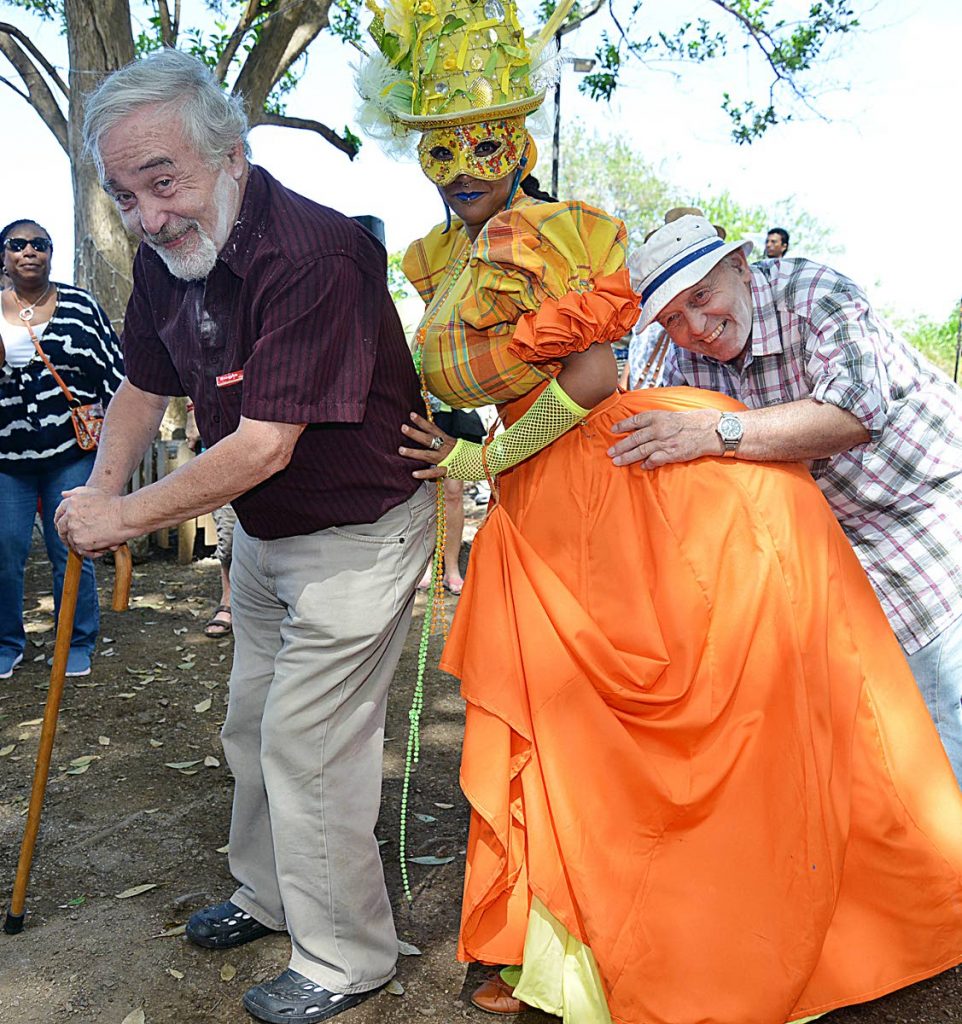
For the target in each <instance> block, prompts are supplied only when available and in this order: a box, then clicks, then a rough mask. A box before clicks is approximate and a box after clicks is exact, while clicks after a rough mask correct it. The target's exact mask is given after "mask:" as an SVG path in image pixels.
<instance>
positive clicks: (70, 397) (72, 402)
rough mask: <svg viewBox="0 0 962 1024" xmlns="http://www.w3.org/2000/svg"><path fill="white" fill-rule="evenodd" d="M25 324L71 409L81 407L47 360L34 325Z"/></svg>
mask: <svg viewBox="0 0 962 1024" xmlns="http://www.w3.org/2000/svg"><path fill="white" fill-rule="evenodd" d="M25 323H26V325H27V330H28V331H29V332H30V340H31V341H32V342H33V347H34V348H35V349H36V350H37V355H39V356H40V358H41V359H42V360H43V362H44V365H45V366H46V367H47V369H48V370H49V371H50V372H51V373H52V374H53V379H54V380H55V381H56V382H57V383H58V384H59V385H60V390H61V391H62V392H63V393H64V394H65V395H66V396H67V401H68V402H69V403H70V407H71V408H73V407H74V406H75V405H80V403H79V402H78V401H77V399H76V398H74V396H73V394H71V391H70V388H68V387H67V385H66V384H64V382H63V378H62V377H61V376H60V374H59V373H57V371H56V370H55V369H54V368H53V363H51V362H50V360H49V359H48V358H47V353H46V352H44V350H43V349H42V348H41V347H40V340H39V339H38V338H37V335H36V334H35V333H34V330H33V325H32V324H31V323H30V321H29V320H27V321H25Z"/></svg>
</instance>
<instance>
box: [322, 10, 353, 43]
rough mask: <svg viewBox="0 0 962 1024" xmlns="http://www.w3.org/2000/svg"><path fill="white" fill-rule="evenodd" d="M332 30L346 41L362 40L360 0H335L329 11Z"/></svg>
mask: <svg viewBox="0 0 962 1024" xmlns="http://www.w3.org/2000/svg"><path fill="white" fill-rule="evenodd" d="M328 17H329V18H330V21H331V31H332V32H333V33H334V35H336V36H338V37H339V38H341V39H343V40H344V42H345V43H360V42H361V3H360V0H334V2H333V3H332V4H331V9H330V11H328Z"/></svg>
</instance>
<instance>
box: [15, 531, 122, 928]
mask: <svg viewBox="0 0 962 1024" xmlns="http://www.w3.org/2000/svg"><path fill="white" fill-rule="evenodd" d="M131 566H132V562H131V558H130V549H129V548H128V547H127V545H126V544H121V546H120V547H119V548H117V550H116V551H115V552H114V595H113V609H114V611H115V612H122V611H126V609H127V603H128V601H129V600H130V577H131ZM82 568H83V559H82V558H81V557H80V556H79V555H78V554H75V553H74V552H73V551H71V552H69V554H68V556H67V571H66V574H65V575H64V581H63V594H62V595H61V598H60V618H59V620H58V621H57V639H56V643H55V644H54V648H53V666H52V667H51V669H50V688H49V690H48V691H47V705H46V707H45V708H44V712H43V725H42V727H41V729H40V747H39V749H38V750H37V765H36V767H35V768H34V772H33V789H32V790H31V791H30V807H29V809H28V811H27V825H26V828H25V829H24V832H23V843H22V844H21V846H20V860H19V862H18V864H17V877H16V879H15V881H14V883H13V895H12V896H11V897H10V906H9V907H8V908H7V916H6V919H5V920H4V922H3V930H4V931H5V932H6V933H7V934H8V935H17V934H18V933H19V932H22V931H23V919H24V904H25V902H26V897H27V881H28V880H29V878H30V865H31V864H32V862H33V850H34V847H35V846H36V843H37V833H38V832H39V831H40V813H41V811H42V810H43V797H44V794H45V793H46V791H47V776H48V774H49V773H50V755H51V754H52V752H53V740H54V736H55V735H56V732H57V716H58V715H59V714H60V700H61V698H62V697H63V683H64V678H65V676H66V674H67V655H68V654H69V653H70V637H71V634H72V633H73V620H74V613H75V612H76V610H77V591H78V589H79V587H80V570H81V569H82Z"/></svg>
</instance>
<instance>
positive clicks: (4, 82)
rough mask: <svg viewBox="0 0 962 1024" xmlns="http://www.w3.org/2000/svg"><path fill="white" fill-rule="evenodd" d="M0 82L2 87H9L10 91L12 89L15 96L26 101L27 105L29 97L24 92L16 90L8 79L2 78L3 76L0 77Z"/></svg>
mask: <svg viewBox="0 0 962 1024" xmlns="http://www.w3.org/2000/svg"><path fill="white" fill-rule="evenodd" d="M0 82H3V84H4V85H7V86H9V87H10V88H11V89H13V91H14V92H15V93H16V94H17V95H18V96H19V97H20V98H21V99H22V100H26V101H27V102H28V103H29V102H30V96H29V95H28V94H27V93H25V92H24V91H23V90H22V89H18V88H17V87H16V86H15V85H14V84H13V82H11V81H10V79H9V78H4V77H3V75H0Z"/></svg>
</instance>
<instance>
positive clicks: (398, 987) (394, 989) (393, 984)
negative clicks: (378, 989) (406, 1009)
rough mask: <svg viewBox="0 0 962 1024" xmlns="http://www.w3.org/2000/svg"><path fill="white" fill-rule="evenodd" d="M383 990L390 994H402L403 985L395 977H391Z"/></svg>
mask: <svg viewBox="0 0 962 1024" xmlns="http://www.w3.org/2000/svg"><path fill="white" fill-rule="evenodd" d="M384 991H385V992H387V993H388V994H389V995H392V996H403V995H404V986H403V985H402V984H401V983H400V982H399V981H398V980H397V978H392V979H391V980H390V981H389V982H388V983H387V985H386V986H385V987H384Z"/></svg>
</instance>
